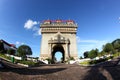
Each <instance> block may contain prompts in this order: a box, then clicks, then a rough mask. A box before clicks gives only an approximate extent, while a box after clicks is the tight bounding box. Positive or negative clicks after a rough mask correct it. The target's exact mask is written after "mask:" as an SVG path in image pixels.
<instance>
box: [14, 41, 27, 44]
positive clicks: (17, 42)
mask: <svg viewBox="0 0 120 80" xmlns="http://www.w3.org/2000/svg"><path fill="white" fill-rule="evenodd" d="M23 44H25V43H23V42H19V41H16V45H23Z"/></svg>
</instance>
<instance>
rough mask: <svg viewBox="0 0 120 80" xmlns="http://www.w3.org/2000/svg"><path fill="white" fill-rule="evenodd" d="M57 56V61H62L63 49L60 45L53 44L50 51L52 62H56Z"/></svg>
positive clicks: (63, 57)
mask: <svg viewBox="0 0 120 80" xmlns="http://www.w3.org/2000/svg"><path fill="white" fill-rule="evenodd" d="M57 56H58V57H60V60H59V63H63V62H64V59H65V55H64V49H63V46H62V45H55V46H54V47H53V52H52V63H58V61H57Z"/></svg>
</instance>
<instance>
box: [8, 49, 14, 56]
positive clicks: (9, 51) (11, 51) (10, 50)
mask: <svg viewBox="0 0 120 80" xmlns="http://www.w3.org/2000/svg"><path fill="white" fill-rule="evenodd" d="M7 53H8V54H10V55H15V50H13V49H9V50H8V51H7Z"/></svg>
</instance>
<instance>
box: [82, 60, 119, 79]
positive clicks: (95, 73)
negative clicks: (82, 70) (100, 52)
mask: <svg viewBox="0 0 120 80" xmlns="http://www.w3.org/2000/svg"><path fill="white" fill-rule="evenodd" d="M119 61H120V59H116V60H112V61H107V62H104V63H101V64H98V65H95V66H92V67H89V68H90V69H89V71H88V72H87V74H86V75H85V77H84V78H83V80H120V66H119V65H117V64H118V62H119Z"/></svg>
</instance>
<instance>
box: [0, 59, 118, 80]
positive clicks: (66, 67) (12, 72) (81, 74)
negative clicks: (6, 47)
mask: <svg viewBox="0 0 120 80" xmlns="http://www.w3.org/2000/svg"><path fill="white" fill-rule="evenodd" d="M118 61H119V59H114V60H112V61H108V62H105V63H101V64H98V65H96V66H86V67H85V66H80V65H76V64H74V65H70V64H51V65H41V66H39V67H29V68H26V67H22V66H18V65H16V64H12V63H9V62H6V61H3V63H4V66H5V68H3V69H0V80H119V79H120V66H119V65H116V63H117V62H118Z"/></svg>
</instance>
